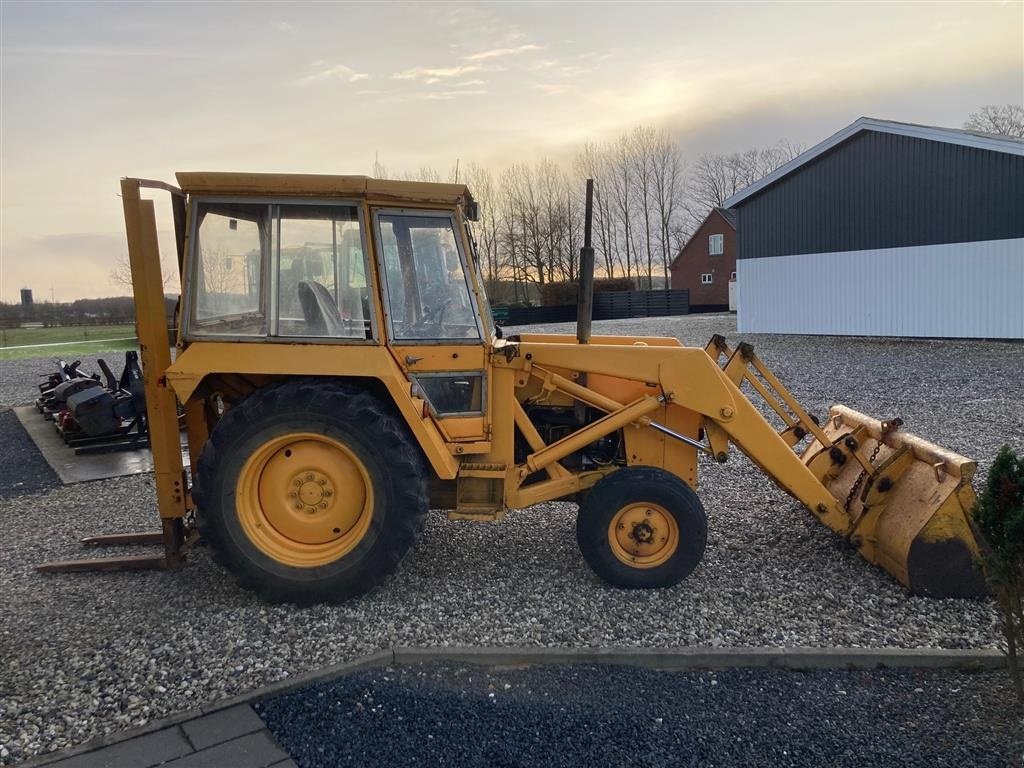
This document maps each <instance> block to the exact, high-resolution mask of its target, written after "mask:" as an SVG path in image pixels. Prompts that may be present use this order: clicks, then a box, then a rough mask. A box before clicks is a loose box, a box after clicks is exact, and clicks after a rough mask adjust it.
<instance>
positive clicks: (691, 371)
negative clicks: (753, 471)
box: [519, 342, 846, 528]
mask: <svg viewBox="0 0 1024 768" xmlns="http://www.w3.org/2000/svg"><path fill="white" fill-rule="evenodd" d="M519 354H520V357H521V358H522V359H523V361H524V367H525V369H526V370H529V369H530V368H532V367H533V366H534V365H536V366H539V367H548V366H551V367H555V366H557V367H559V368H571V369H573V370H576V371H585V372H587V373H591V374H603V375H607V376H616V377H619V378H627V379H630V380H633V381H639V382H657V383H658V385H659V386H660V387H661V390H662V392H663V393H664V396H665V398H666V399H667V400H668V401H669V402H670V403H672V404H673V405H677V406H680V407H682V408H686V409H689V410H692V411H696V412H697V413H699V414H701V415H702V416H704V419H705V429H706V431H707V432H708V433H709V435H710V434H711V433H712V432H713V431H714V429H715V428H716V427H718V428H720V429H721V430H722V431H723V432H724V433H725V434H726V435H727V436H728V438H729V439H730V440H731V441H732V442H733V444H735V445H736V447H738V448H739V449H740V450H741V451H743V453H745V454H746V455H747V456H748V457H749V458H750V459H751V461H753V462H754V463H755V464H757V465H758V466H759V467H760V468H761V469H762V471H764V472H765V474H767V475H768V476H769V477H770V478H772V479H773V480H774V481H775V482H776V483H778V484H779V486H780V487H782V489H783V490H785V491H786V492H787V493H789V494H790V495H791V496H793V497H794V498H796V499H797V500H798V501H800V502H801V503H803V504H804V505H805V506H806V507H807V508H808V509H811V510H812V511H815V512H816V513H817V514H818V515H820V516H822V517H823V518H825V517H827V518H828V522H829V523H834V524H835V525H830V527H833V528H845V527H846V526H845V524H844V523H845V521H846V516H845V515H844V514H843V511H842V508H841V506H840V505H839V502H838V501H836V499H835V498H833V496H832V494H830V493H829V491H828V489H827V488H826V487H825V486H824V485H822V483H821V482H820V481H819V480H818V478H816V477H815V476H814V474H813V473H812V472H811V471H810V470H809V469H808V468H807V466H805V465H804V463H803V462H802V461H801V459H800V457H799V456H798V455H797V454H796V453H794V452H793V450H792V448H791V447H790V446H789V445H788V444H787V443H786V441H785V440H784V439H783V438H782V437H781V436H780V434H779V433H778V432H776V431H775V429H774V428H773V427H772V425H771V424H769V423H768V421H766V420H765V418H764V417H763V416H762V415H761V414H760V412H758V410H757V409H756V408H755V407H754V405H753V403H751V402H750V400H748V399H747V397H746V396H745V395H744V394H743V393H742V392H741V391H740V389H739V387H738V386H737V385H736V384H735V383H733V382H732V381H730V380H729V378H728V377H727V376H726V374H725V373H724V372H723V371H722V369H721V368H719V366H718V365H717V363H716V362H715V360H714V359H712V358H711V357H710V356H709V355H708V354H707V353H706V352H705V351H704V350H703V349H699V348H695V347H678V346H648V345H647V344H646V343H644V346H637V345H601V346H600V347H589V348H588V347H585V346H576V345H566V344H553V343H529V342H525V343H523V344H521V347H520V350H519ZM624 372H625V373H624ZM598 402H600V401H598ZM595 404H598V403H595ZM616 405H618V404H616ZM604 407H605V409H606V410H607V409H608V408H610V407H612V404H611V403H608V402H607V401H606V402H605V404H604ZM711 446H712V447H711V448H709V449H708V452H709V453H714V454H716V458H718V460H719V461H724V460H725V455H724V452H722V451H717V450H714V448H715V445H714V442H712V443H711Z"/></svg>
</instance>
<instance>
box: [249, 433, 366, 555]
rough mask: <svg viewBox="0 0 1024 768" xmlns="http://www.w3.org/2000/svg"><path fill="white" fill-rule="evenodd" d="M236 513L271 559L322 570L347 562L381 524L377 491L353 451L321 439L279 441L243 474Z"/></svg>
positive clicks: (304, 436) (296, 436) (299, 436)
mask: <svg viewBox="0 0 1024 768" xmlns="http://www.w3.org/2000/svg"><path fill="white" fill-rule="evenodd" d="M235 490H236V493H235V511H236V513H237V515H238V520H239V522H240V523H241V525H242V530H243V531H244V532H245V535H246V536H248V538H249V540H250V541H251V542H252V543H253V544H254V545H255V546H256V547H257V548H258V549H259V550H260V551H261V552H263V553H264V554H265V555H267V556H268V557H271V558H273V559H274V560H276V561H277V562H279V563H283V564H285V565H291V566H297V567H302V568H314V567H316V566H321V565H326V564H328V563H332V562H334V561H335V560H337V559H339V558H341V557H344V556H345V555H346V554H348V553H349V552H351V551H352V549H354V548H355V546H356V545H357V544H358V543H359V542H360V541H362V539H363V537H364V536H365V535H366V532H367V530H369V527H370V521H371V519H372V518H373V484H372V482H371V481H370V475H369V473H368V472H367V471H366V467H365V466H364V465H363V462H362V461H360V459H359V457H357V456H356V455H355V454H354V453H353V452H352V451H351V450H349V448H348V447H346V446H345V445H343V444H342V443H340V442H338V441H337V440H333V439H331V438H329V437H325V436H324V435H320V434H317V433H314V432H297V433H293V434H289V435H282V436H280V437H275V438H272V439H270V440H268V441H267V442H265V443H263V445H261V446H260V447H259V448H257V449H256V450H255V451H254V452H253V454H252V455H251V456H250V457H249V459H248V460H247V461H246V462H245V465H244V466H243V467H242V471H241V472H240V473H239V476H238V483H237V486H236V489H235Z"/></svg>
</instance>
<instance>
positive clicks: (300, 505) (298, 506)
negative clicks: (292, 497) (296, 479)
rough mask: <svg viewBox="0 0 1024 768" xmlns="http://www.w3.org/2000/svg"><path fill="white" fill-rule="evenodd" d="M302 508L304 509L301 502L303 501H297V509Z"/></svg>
mask: <svg viewBox="0 0 1024 768" xmlns="http://www.w3.org/2000/svg"><path fill="white" fill-rule="evenodd" d="M302 507H303V504H302V502H301V501H296V502H295V508H296V509H302Z"/></svg>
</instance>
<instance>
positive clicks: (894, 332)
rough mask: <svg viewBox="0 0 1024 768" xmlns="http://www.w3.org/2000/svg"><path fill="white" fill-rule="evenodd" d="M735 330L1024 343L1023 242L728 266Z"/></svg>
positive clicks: (806, 256)
mask: <svg viewBox="0 0 1024 768" xmlns="http://www.w3.org/2000/svg"><path fill="white" fill-rule="evenodd" d="M736 267H737V276H736V277H737V279H736V289H737V328H738V330H739V331H740V332H741V333H808V334H827V335H837V336H932V337H951V338H991V339H1020V338H1024V239H1021V238H1018V239H1014V240H985V241H981V242H974V243H951V244H943V245H927V246H913V247H910V248H885V249H881V250H867V251H845V252H842V253H809V254H800V255H796V256H775V257H771V258H763V259H740V260H739V261H738V262H737V264H736Z"/></svg>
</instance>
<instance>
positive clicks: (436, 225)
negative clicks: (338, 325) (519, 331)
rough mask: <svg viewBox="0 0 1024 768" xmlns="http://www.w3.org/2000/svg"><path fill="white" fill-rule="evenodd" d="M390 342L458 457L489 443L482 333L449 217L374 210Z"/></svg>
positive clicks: (453, 222) (435, 213)
mask: <svg viewBox="0 0 1024 768" xmlns="http://www.w3.org/2000/svg"><path fill="white" fill-rule="evenodd" d="M373 224H374V235H375V237H376V241H377V249H376V250H377V265H378V272H379V274H380V276H381V292H382V294H383V296H382V298H383V307H384V317H385V325H386V334H387V343H388V347H389V349H390V350H391V353H392V354H393V355H394V357H395V360H396V361H397V363H398V365H399V366H401V368H402V370H404V371H405V373H406V375H407V376H408V377H409V381H410V382H411V386H412V390H413V393H414V394H415V395H417V396H418V397H421V398H423V399H424V400H425V401H426V402H427V406H428V408H429V410H430V416H431V418H432V419H433V420H434V421H435V423H436V424H437V425H438V427H439V428H440V429H441V431H442V432H443V433H444V435H445V437H446V438H447V439H448V440H449V442H453V443H463V444H465V448H464V450H460V451H459V452H464V453H477V452H481V451H483V450H486V447H485V446H482V445H481V446H478V447H474V446H472V445H471V444H473V443H481V442H483V441H485V440H486V439H487V434H488V425H487V366H486V365H485V349H484V335H483V334H484V329H483V328H482V326H481V321H480V312H479V311H478V307H477V304H476V295H475V294H474V292H473V291H472V289H471V282H470V271H469V264H468V261H467V254H466V252H465V246H464V242H463V239H462V238H461V237H460V231H459V228H458V225H457V221H456V218H455V215H454V213H453V212H452V211H436V210H435V211H432V210H421V209H416V208H375V209H373Z"/></svg>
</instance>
